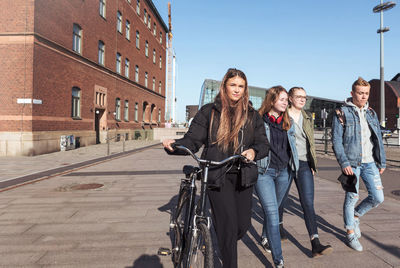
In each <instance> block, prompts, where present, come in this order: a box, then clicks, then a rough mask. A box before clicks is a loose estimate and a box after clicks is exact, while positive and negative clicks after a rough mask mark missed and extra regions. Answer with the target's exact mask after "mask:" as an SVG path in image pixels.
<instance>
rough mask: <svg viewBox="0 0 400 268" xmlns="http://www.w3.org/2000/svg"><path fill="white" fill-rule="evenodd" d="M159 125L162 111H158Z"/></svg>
mask: <svg viewBox="0 0 400 268" xmlns="http://www.w3.org/2000/svg"><path fill="white" fill-rule="evenodd" d="M157 122H158V123H160V122H161V109H158V121H157Z"/></svg>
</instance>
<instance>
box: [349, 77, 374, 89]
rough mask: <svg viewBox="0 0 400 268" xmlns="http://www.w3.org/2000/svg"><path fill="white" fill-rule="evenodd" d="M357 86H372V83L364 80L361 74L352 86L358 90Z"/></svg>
mask: <svg viewBox="0 0 400 268" xmlns="http://www.w3.org/2000/svg"><path fill="white" fill-rule="evenodd" d="M356 86H362V87H370V88H371V85H370V84H369V83H368V82H367V81H366V80H364V78H362V77H361V76H360V77H358V79H357V80H356V81H354V83H353V85H352V87H351V91H356Z"/></svg>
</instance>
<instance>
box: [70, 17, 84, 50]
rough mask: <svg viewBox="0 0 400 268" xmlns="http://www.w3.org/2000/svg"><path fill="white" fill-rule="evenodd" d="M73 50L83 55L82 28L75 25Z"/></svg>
mask: <svg viewBox="0 0 400 268" xmlns="http://www.w3.org/2000/svg"><path fill="white" fill-rule="evenodd" d="M72 50H73V51H75V52H77V53H79V54H81V53H82V52H81V51H82V28H81V26H79V25H78V24H75V23H74V26H73V36H72Z"/></svg>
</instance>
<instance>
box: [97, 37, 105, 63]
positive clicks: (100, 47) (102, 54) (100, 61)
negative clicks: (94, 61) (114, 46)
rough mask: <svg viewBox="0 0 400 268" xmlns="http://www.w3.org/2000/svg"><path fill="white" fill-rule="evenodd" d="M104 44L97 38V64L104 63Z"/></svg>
mask: <svg viewBox="0 0 400 268" xmlns="http://www.w3.org/2000/svg"><path fill="white" fill-rule="evenodd" d="M105 50H106V46H105V45H104V42H103V41H101V40H99V53H98V54H99V59H98V60H99V64H101V65H104V56H105Z"/></svg>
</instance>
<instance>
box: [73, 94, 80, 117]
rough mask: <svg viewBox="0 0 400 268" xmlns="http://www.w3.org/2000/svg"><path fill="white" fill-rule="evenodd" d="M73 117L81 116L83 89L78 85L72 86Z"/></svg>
mask: <svg viewBox="0 0 400 268" xmlns="http://www.w3.org/2000/svg"><path fill="white" fill-rule="evenodd" d="M71 107H72V108H71V116H72V118H78V119H79V118H80V117H81V90H80V89H79V88H78V87H73V88H72V105H71Z"/></svg>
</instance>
